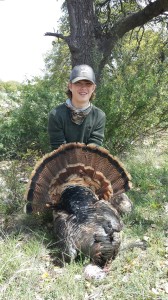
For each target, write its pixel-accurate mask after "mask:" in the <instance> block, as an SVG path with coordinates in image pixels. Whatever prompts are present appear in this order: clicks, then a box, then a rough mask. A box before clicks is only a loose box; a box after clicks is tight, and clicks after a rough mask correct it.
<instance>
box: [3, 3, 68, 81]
mask: <svg viewBox="0 0 168 300" xmlns="http://www.w3.org/2000/svg"><path fill="white" fill-rule="evenodd" d="M62 3H63V0H0V80H2V81H8V80H14V81H19V82H23V81H24V80H26V79H27V78H28V79H31V78H32V77H33V76H38V75H40V74H41V73H42V70H43V69H44V55H45V54H46V53H47V51H49V50H50V49H52V41H53V40H54V37H49V36H44V33H45V32H47V31H50V32H54V30H55V31H57V29H58V24H59V23H58V20H59V18H60V16H61V5H62Z"/></svg>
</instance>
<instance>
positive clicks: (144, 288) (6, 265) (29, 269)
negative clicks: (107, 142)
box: [0, 138, 168, 300]
mask: <svg viewBox="0 0 168 300" xmlns="http://www.w3.org/2000/svg"><path fill="white" fill-rule="evenodd" d="M120 159H121V160H122V161H123V162H124V164H125V166H126V168H127V169H128V171H129V172H130V173H131V175H132V178H133V189H132V190H131V191H130V192H129V193H128V195H129V197H130V198H131V200H132V201H133V203H134V208H133V211H132V213H131V214H129V215H126V216H124V217H123V222H124V224H125V226H124V229H123V232H122V246H121V250H120V253H119V255H118V256H117V258H116V259H115V260H114V261H113V262H112V264H111V270H110V273H109V274H108V276H107V277H106V278H104V279H103V280H101V281H95V280H91V281H88V280H86V279H85V278H84V274H83V268H84V265H85V264H86V263H87V261H86V262H84V263H82V262H80V261H79V262H77V263H71V264H69V265H68V264H64V266H63V267H60V266H59V263H58V262H57V263H56V261H55V257H56V247H55V244H54V238H53V234H52V227H51V224H50V222H49V221H45V223H44V222H43V220H42V218H41V217H40V216H36V217H32V216H25V215H24V214H23V213H22V207H23V205H24V203H23V199H22V195H23V192H24V190H25V184H24V183H20V182H19V183H18V182H17V180H16V178H17V177H16V178H13V175H12V176H11V174H14V173H16V170H17V171H18V170H19V169H18V166H17V164H16V162H15V165H14V166H13V165H12V167H11V166H10V167H9V168H8V172H7V173H5V172H4V170H3V172H2V173H3V176H4V178H5V179H6V185H5V184H4V185H3V189H7V190H6V193H7V194H8V197H7V196H4V193H3V194H2V197H1V202H0V207H1V212H2V214H1V231H0V233H1V237H0V253H1V255H0V299H2V300H9V299H10V300H16V299H17V300H18V299H19V300H22V299H24V300H25V299H26V300H36V299H37V300H52V299H58V300H64V299H66V300H89V299H90V300H92V299H102V300H106V299H110V300H112V299H118V300H128V299H133V300H143V299H144V300H153V299H156V300H166V299H168V203H167V186H168V177H167V176H168V172H167V170H168V161H167V154H166V142H165V138H164V139H161V140H160V141H159V142H157V143H156V144H154V143H149V144H143V145H139V146H138V145H137V146H136V147H135V149H132V152H131V153H129V154H125V155H124V156H123V157H121V158H120ZM14 167H15V168H16V170H15V172H14V170H13V168H14ZM11 168H12V169H11ZM24 171H25V170H24ZM29 172H30V169H28V173H29ZM12 178H13V179H12ZM9 179H10V180H9ZM12 191H14V193H12ZM4 197H6V198H5V199H8V201H5V202H4V201H3V199H4ZM12 197H13V198H12ZM14 202H17V205H15V203H14ZM12 209H13V213H12ZM139 245H144V247H140V246H139Z"/></svg>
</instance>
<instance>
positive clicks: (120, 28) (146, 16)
mask: <svg viewBox="0 0 168 300" xmlns="http://www.w3.org/2000/svg"><path fill="white" fill-rule="evenodd" d="M166 11H168V0H156V1H155V2H151V3H150V4H149V5H147V6H146V7H145V8H144V9H142V10H140V11H138V12H137V13H134V14H131V15H129V16H127V17H126V18H124V19H122V20H121V21H119V22H117V23H116V24H115V26H114V28H113V29H112V34H111V35H112V36H114V31H115V32H116V35H117V37H118V38H121V37H123V35H124V34H125V33H126V32H128V31H130V30H132V29H134V28H135V27H138V26H142V25H144V24H146V23H147V22H149V21H151V20H152V19H153V18H155V17H157V16H159V15H161V14H163V13H165V12H166Z"/></svg>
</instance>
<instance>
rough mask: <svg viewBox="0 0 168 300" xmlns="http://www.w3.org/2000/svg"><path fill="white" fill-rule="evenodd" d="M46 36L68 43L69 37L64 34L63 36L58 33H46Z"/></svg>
mask: <svg viewBox="0 0 168 300" xmlns="http://www.w3.org/2000/svg"><path fill="white" fill-rule="evenodd" d="M44 35H45V36H55V37H57V38H58V39H59V38H60V39H62V40H64V41H67V40H68V38H69V37H68V36H64V35H63V34H61V33H56V32H46V33H45V34H44Z"/></svg>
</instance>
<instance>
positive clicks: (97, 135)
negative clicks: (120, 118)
mask: <svg viewBox="0 0 168 300" xmlns="http://www.w3.org/2000/svg"><path fill="white" fill-rule="evenodd" d="M105 124H106V115H105V114H104V113H101V116H99V117H98V122H97V123H96V125H95V127H94V129H93V131H92V132H91V135H90V137H89V139H88V143H87V144H96V145H97V146H101V145H102V143H103V139H104V130H105Z"/></svg>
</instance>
